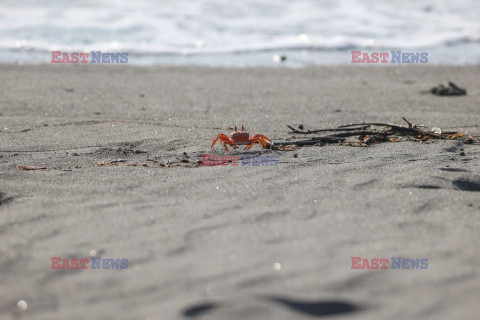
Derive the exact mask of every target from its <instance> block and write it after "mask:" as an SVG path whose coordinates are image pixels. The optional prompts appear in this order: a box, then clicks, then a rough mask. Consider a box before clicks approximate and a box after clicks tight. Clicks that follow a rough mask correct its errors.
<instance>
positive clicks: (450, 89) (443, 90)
mask: <svg viewBox="0 0 480 320" xmlns="http://www.w3.org/2000/svg"><path fill="white" fill-rule="evenodd" d="M430 92H431V93H432V94H434V95H437V96H463V95H466V94H467V90H465V89H462V88H460V87H458V86H457V85H456V84H455V83H453V82H451V81H449V82H448V83H442V84H439V85H438V86H436V87H433V88H431V89H430Z"/></svg>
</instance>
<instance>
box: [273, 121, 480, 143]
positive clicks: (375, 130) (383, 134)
mask: <svg viewBox="0 0 480 320" xmlns="http://www.w3.org/2000/svg"><path fill="white" fill-rule="evenodd" d="M402 119H403V120H404V121H405V122H406V123H407V126H402V125H398V124H392V123H381V122H362V123H352V124H346V125H342V126H339V127H337V128H327V129H317V130H303V126H299V129H295V128H294V127H292V126H289V125H287V127H288V128H289V129H290V130H291V131H290V132H289V134H294V135H311V134H317V133H320V132H325V133H329V132H330V133H331V134H326V135H321V136H314V137H311V138H310V139H302V140H294V141H283V142H276V143H274V145H273V147H272V148H273V149H277V150H282V148H284V147H285V146H287V145H288V146H311V145H317V144H341V145H350V146H368V145H371V144H373V143H382V142H399V141H416V142H422V143H425V142H429V141H434V140H458V141H460V142H462V143H465V144H480V140H479V138H477V137H474V136H472V135H470V134H468V133H461V132H457V131H443V132H442V131H441V130H439V129H436V130H433V131H432V130H429V129H428V128H426V127H425V126H423V125H415V124H412V123H411V122H410V121H408V120H407V119H405V118H402ZM347 138H356V140H347Z"/></svg>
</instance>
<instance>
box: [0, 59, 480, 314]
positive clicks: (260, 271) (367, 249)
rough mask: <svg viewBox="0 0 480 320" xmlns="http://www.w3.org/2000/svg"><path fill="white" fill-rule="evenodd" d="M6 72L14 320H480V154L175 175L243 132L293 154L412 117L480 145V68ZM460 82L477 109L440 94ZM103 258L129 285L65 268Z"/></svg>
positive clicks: (404, 145) (6, 187)
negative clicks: (54, 260) (59, 264)
mask: <svg viewBox="0 0 480 320" xmlns="http://www.w3.org/2000/svg"><path fill="white" fill-rule="evenodd" d="M0 72H1V74H2V77H1V80H0V82H1V86H0V91H1V95H0V182H1V183H0V193H1V194H0V203H1V204H0V275H1V279H2V281H1V284H0V294H1V296H2V297H3V298H2V299H1V301H0V317H1V318H2V319H54V318H55V319H60V318H62V319H84V318H86V317H88V318H89V317H94V318H96V319H184V318H185V319H188V318H194V319H245V318H249V319H303V318H305V319H308V318H312V317H329V316H336V317H335V319H372V318H378V319H379V318H385V319H420V318H421V319H475V318H476V317H477V315H478V313H479V312H480V307H479V305H478V288H479V286H480V277H479V273H478V270H477V266H478V265H479V264H480V258H479V255H478V252H479V241H480V233H479V232H478V230H479V226H480V222H479V221H480V219H479V214H480V197H479V191H480V174H479V164H480V147H479V146H478V145H463V144H461V143H459V142H457V141H437V142H435V143H431V144H420V143H415V142H399V143H384V144H374V145H372V146H369V147H362V148H355V147H348V146H336V145H335V146H333V145H328V146H313V147H305V148H300V149H298V150H295V151H274V150H262V149H261V148H259V147H258V146H255V147H254V148H252V150H253V152H252V154H261V155H263V156H278V159H279V163H278V166H262V167H251V166H241V165H239V166H214V167H206V166H198V167H187V166H188V164H187V163H184V164H185V166H182V165H181V164H182V162H180V165H179V166H170V167H162V166H160V164H167V163H169V162H172V161H174V162H175V161H176V162H178V161H181V160H186V161H192V162H194V161H197V160H199V159H201V158H200V157H201V154H204V153H211V151H210V144H211V143H212V140H213V139H214V138H215V137H216V135H217V134H219V133H229V132H231V130H230V129H229V128H231V127H232V126H233V125H234V124H235V123H236V124H241V123H244V124H245V125H246V127H247V129H248V131H249V132H250V134H254V133H261V134H264V135H266V136H267V137H269V138H270V139H272V140H273V141H274V142H279V141H284V140H285V139H288V138H290V137H291V136H290V135H289V134H288V131H289V130H288V128H287V127H286V125H287V124H288V125H300V124H302V125H303V126H304V127H305V128H310V129H315V128H325V127H336V126H339V125H342V124H347V123H355V122H364V121H378V122H392V123H393V122H394V123H399V124H400V123H401V122H402V120H401V118H402V117H406V118H407V119H409V120H410V121H412V122H414V123H417V124H424V125H428V126H429V127H439V128H441V129H443V130H449V129H458V130H460V129H463V130H464V131H467V132H469V133H471V134H474V135H480V108H479V106H480V66H465V67H444V66H398V67H393V66H389V67H373V66H372V67H370V66H365V67H352V66H345V67H313V68H308V69H287V68H278V69H275V68H271V69H267V68H255V69H223V68H202V67H164V68H162V67H155V68H142V67H130V66H127V67H101V66H70V65H61V66H51V65H45V66H14V65H2V66H0ZM447 80H451V81H454V82H455V83H457V84H458V85H459V86H461V87H463V88H466V89H467V91H468V94H467V95H466V96H461V97H437V96H433V95H431V94H426V93H422V92H421V91H424V90H428V89H429V88H431V87H433V86H435V85H438V84H439V83H441V82H443V81H447ZM216 150H217V151H216V152H217V155H224V154H225V152H224V151H222V150H221V147H220V146H217V149H216ZM184 153H185V154H184ZM233 154H234V155H241V151H237V152H236V153H233ZM295 154H296V155H297V156H295ZM118 160H120V161H119V162H117V163H113V164H112V163H110V164H108V162H111V161H118ZM102 162H104V163H107V164H106V165H102V166H99V165H98V163H102ZM142 164H145V166H144V165H142ZM19 166H39V167H44V168H47V169H48V170H34V171H22V170H20V169H19V168H18V167H19ZM91 250H96V251H97V254H98V256H101V257H102V258H112V259H121V258H125V259H128V268H127V269H124V270H92V269H87V270H52V269H51V266H52V264H51V257H62V258H68V259H73V258H79V259H80V258H90V251H91ZM352 257H362V258H369V259H373V258H387V259H391V258H392V257H402V258H411V259H424V258H426V259H428V268H427V269H414V270H394V269H386V270H352V269H351V267H352V261H351V258H352ZM22 299H23V300H25V301H26V302H27V304H28V308H27V310H25V311H22V310H20V309H19V308H18V307H17V302H18V301H19V300H22Z"/></svg>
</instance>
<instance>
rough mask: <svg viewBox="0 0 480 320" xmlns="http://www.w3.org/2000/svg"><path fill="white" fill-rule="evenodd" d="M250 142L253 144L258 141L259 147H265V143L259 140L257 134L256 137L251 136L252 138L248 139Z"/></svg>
mask: <svg viewBox="0 0 480 320" xmlns="http://www.w3.org/2000/svg"><path fill="white" fill-rule="evenodd" d="M250 141H253V142H255V141H258V144H259V145H261V146H262V147H264V146H265V142H264V141H263V140H262V139H260V135H259V134H256V135H254V136H252V137H251V138H250Z"/></svg>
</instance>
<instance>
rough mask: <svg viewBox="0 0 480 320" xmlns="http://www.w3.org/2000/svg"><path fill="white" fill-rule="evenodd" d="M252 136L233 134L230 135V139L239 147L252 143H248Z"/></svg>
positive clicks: (241, 133) (245, 133) (239, 133)
mask: <svg viewBox="0 0 480 320" xmlns="http://www.w3.org/2000/svg"><path fill="white" fill-rule="evenodd" d="M249 137H250V134H249V133H248V132H232V133H231V134H230V139H231V140H232V141H233V142H234V143H235V144H238V145H244V144H245V145H247V144H249V143H250V142H249V141H248V139H249Z"/></svg>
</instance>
